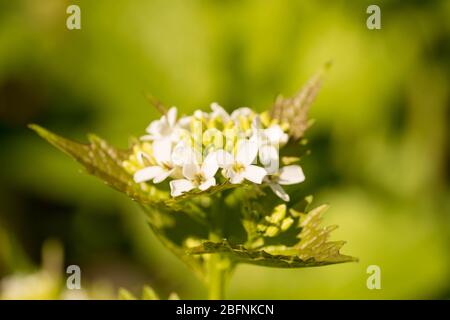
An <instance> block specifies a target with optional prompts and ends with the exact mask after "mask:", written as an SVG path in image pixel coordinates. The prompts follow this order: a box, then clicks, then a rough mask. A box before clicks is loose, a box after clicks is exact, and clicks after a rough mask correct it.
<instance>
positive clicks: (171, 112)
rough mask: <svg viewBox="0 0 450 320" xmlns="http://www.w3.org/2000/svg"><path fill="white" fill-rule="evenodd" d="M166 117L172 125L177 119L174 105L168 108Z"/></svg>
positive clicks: (171, 125)
mask: <svg viewBox="0 0 450 320" xmlns="http://www.w3.org/2000/svg"><path fill="white" fill-rule="evenodd" d="M166 117H167V122H168V123H169V126H170V127H173V126H174V125H175V123H176V121H177V108H176V107H172V108H170V109H169V111H167V114H166Z"/></svg>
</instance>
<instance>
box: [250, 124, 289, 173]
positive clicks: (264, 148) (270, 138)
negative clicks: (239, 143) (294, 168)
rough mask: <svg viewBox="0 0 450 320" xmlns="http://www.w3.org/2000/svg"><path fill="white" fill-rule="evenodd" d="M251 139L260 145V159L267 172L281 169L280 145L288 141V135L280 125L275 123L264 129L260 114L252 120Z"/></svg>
mask: <svg viewBox="0 0 450 320" xmlns="http://www.w3.org/2000/svg"><path fill="white" fill-rule="evenodd" d="M252 132H253V133H252V136H251V137H250V140H251V141H254V142H255V143H256V144H257V145H258V150H259V151H258V156H259V161H260V162H261V164H262V165H263V166H264V168H265V169H266V171H267V173H269V174H274V173H275V172H277V171H278V169H279V162H280V159H279V151H278V150H279V147H280V144H281V143H283V144H284V143H286V142H287V139H288V136H287V134H285V133H284V132H283V130H282V129H281V128H280V126H278V125H273V126H271V127H269V128H267V129H263V128H262V125H261V120H260V118H259V116H256V117H255V118H254V119H253V121H252Z"/></svg>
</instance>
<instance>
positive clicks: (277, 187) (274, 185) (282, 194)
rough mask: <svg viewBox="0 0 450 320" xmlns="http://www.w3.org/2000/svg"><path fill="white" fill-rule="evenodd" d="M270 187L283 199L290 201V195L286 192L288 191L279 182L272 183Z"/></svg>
mask: <svg viewBox="0 0 450 320" xmlns="http://www.w3.org/2000/svg"><path fill="white" fill-rule="evenodd" d="M269 187H270V189H272V191H273V192H274V193H275V194H276V195H277V196H278V197H280V198H281V199H282V200H284V201H286V202H288V201H289V200H290V199H289V195H288V194H287V193H286V191H284V189H283V188H282V187H281V186H280V185H279V184H278V183H271V184H269Z"/></svg>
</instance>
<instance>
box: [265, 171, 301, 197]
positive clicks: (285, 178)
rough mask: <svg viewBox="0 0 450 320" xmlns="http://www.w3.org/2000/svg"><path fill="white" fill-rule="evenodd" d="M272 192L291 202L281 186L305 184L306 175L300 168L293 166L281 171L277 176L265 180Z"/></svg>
mask: <svg viewBox="0 0 450 320" xmlns="http://www.w3.org/2000/svg"><path fill="white" fill-rule="evenodd" d="M265 180H266V181H267V183H268V184H269V187H270V188H271V189H272V191H273V192H274V193H275V194H276V195H277V196H278V197H280V198H281V199H283V200H284V201H289V200H290V199H289V195H288V194H287V193H286V191H284V189H283V188H282V187H281V186H280V185H291V184H297V183H300V182H303V181H304V180H305V175H304V174H303V170H302V168H301V167H300V166H297V165H291V166H285V167H283V168H281V169H280V171H279V172H278V174H277V175H273V176H271V177H270V178H266V179H265Z"/></svg>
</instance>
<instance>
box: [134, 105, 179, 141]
mask: <svg viewBox="0 0 450 320" xmlns="http://www.w3.org/2000/svg"><path fill="white" fill-rule="evenodd" d="M176 125H177V108H175V107H172V108H170V109H169V110H168V111H167V113H166V114H165V115H163V116H162V117H161V118H160V119H159V120H155V121H152V122H151V123H150V125H149V126H148V127H147V129H146V131H147V133H148V135H145V136H143V137H141V140H143V141H149V140H150V141H158V140H166V139H170V140H172V138H173V135H174V134H175V132H176Z"/></svg>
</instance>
